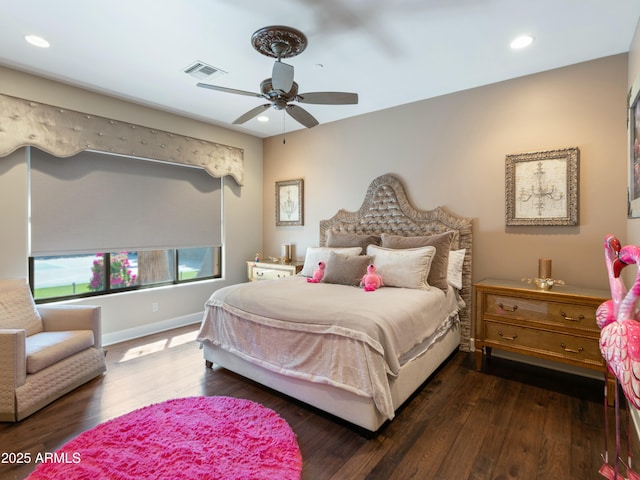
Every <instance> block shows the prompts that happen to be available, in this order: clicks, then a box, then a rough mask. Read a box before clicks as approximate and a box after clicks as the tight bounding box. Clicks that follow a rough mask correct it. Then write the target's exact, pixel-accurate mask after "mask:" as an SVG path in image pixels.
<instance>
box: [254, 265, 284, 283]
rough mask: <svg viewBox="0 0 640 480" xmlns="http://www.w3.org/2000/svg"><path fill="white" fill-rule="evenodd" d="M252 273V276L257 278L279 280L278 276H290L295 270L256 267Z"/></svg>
mask: <svg viewBox="0 0 640 480" xmlns="http://www.w3.org/2000/svg"><path fill="white" fill-rule="evenodd" d="M252 273H253V275H252V278H253V279H255V280H277V279H278V278H284V277H290V276H291V275H293V273H294V272H293V271H291V270H275V269H272V268H260V267H254V268H253V269H252Z"/></svg>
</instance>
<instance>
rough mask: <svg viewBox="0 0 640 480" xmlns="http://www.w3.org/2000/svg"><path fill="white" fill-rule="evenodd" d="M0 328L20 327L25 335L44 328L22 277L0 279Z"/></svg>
mask: <svg viewBox="0 0 640 480" xmlns="http://www.w3.org/2000/svg"><path fill="white" fill-rule="evenodd" d="M0 328H22V329H24V330H26V334H27V336H30V335H34V334H36V333H40V332H42V331H43V330H44V328H43V327H42V318H40V314H39V313H38V310H37V309H36V304H35V302H34V301H33V297H32V296H31V290H29V285H28V284H27V282H26V280H25V279H24V278H19V279H15V280H0Z"/></svg>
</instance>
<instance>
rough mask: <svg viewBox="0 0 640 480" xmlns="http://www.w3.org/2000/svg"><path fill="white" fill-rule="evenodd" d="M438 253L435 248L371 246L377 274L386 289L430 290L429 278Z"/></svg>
mask: <svg viewBox="0 0 640 480" xmlns="http://www.w3.org/2000/svg"><path fill="white" fill-rule="evenodd" d="M435 253H436V249H435V247H431V246H429V247H419V248H403V249H393V248H384V247H376V246H375V245H369V248H367V254H368V255H371V256H372V257H373V264H374V265H375V266H376V273H378V274H379V275H380V276H381V277H382V282H383V283H384V286H385V287H402V288H413V289H417V290H429V283H428V281H427V276H428V273H429V270H430V268H431V264H432V262H433V257H434V255H435Z"/></svg>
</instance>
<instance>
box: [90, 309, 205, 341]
mask: <svg viewBox="0 0 640 480" xmlns="http://www.w3.org/2000/svg"><path fill="white" fill-rule="evenodd" d="M203 315H204V312H199V313H192V314H190V315H185V316H182V317H176V318H170V319H168V320H163V321H161V322H155V323H150V324H147V325H143V326H140V327H135V328H128V329H126V330H119V331H117V332H113V333H105V334H103V335H102V345H103V346H107V345H113V344H114V343H120V342H126V341H127V340H133V339H135V338H140V337H145V336H147V335H152V334H154V333H160V332H165V331H167V330H172V329H174V328H179V327H184V326H187V325H193V324H196V323H200V322H201V321H202V316H203Z"/></svg>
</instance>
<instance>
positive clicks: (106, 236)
mask: <svg viewBox="0 0 640 480" xmlns="http://www.w3.org/2000/svg"><path fill="white" fill-rule="evenodd" d="M28 157H29V182H30V185H29V192H30V224H29V227H30V242H31V259H30V268H29V275H30V282H31V285H32V288H33V289H34V297H35V298H36V300H41V301H42V300H51V299H60V298H66V297H69V296H87V295H101V294H105V293H113V292H120V291H125V290H133V289H139V288H145V287H149V286H155V285H167V284H173V283H179V282H188V281H197V280H202V279H205V278H216V277H220V276H221V252H222V247H221V245H222V179H220V178H214V177H212V176H210V175H209V174H208V173H207V172H205V171H204V170H202V169H200V168H193V167H185V166H183V165H176V164H170V163H163V162H156V161H152V160H148V159H139V158H130V157H123V156H118V155H109V154H104V153H97V152H89V151H86V152H81V153H79V154H77V155H74V156H71V157H66V158H59V157H54V156H51V155H49V154H47V153H45V152H42V151H40V150H38V149H36V148H30V147H29V148H28Z"/></svg>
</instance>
